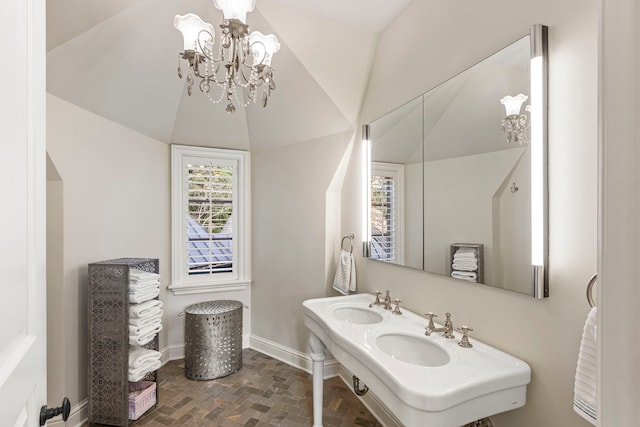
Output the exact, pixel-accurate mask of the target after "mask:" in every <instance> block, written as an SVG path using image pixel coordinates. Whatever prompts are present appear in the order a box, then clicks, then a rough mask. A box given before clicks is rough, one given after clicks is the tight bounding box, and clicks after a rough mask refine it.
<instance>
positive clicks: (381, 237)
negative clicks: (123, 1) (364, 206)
mask: <svg viewBox="0 0 640 427" xmlns="http://www.w3.org/2000/svg"><path fill="white" fill-rule="evenodd" d="M397 212H398V206H397V198H396V178H395V177H393V176H389V175H386V174H374V173H372V175H371V258H374V259H378V260H381V261H387V262H397V259H396V247H397V230H398V218H397Z"/></svg>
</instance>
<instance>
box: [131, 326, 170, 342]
mask: <svg viewBox="0 0 640 427" xmlns="http://www.w3.org/2000/svg"><path fill="white" fill-rule="evenodd" d="M132 328H133V331H132ZM161 330H162V324H161V323H158V324H154V325H147V326H145V327H144V328H138V327H136V326H131V325H129V344H131V345H145V344H148V343H150V342H151V340H152V339H153V338H155V336H156V335H157V334H158V332H160V331H161Z"/></svg>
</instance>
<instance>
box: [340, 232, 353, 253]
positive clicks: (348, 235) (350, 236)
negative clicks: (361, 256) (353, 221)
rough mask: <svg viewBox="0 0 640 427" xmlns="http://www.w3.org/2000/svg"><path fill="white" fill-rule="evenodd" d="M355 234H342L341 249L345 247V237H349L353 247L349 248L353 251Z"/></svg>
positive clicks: (350, 251)
mask: <svg viewBox="0 0 640 427" xmlns="http://www.w3.org/2000/svg"><path fill="white" fill-rule="evenodd" d="M355 237H356V236H355V235H354V234H353V233H351V234H345V235H344V236H342V241H341V242H340V249H343V248H344V239H349V244H350V245H351V248H350V249H349V253H351V254H352V253H353V239H355Z"/></svg>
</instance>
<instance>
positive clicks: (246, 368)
mask: <svg viewBox="0 0 640 427" xmlns="http://www.w3.org/2000/svg"><path fill="white" fill-rule="evenodd" d="M242 356H243V365H242V369H240V371H238V372H236V373H235V374H232V375H229V376H227V377H224V378H218V379H215V380H210V381H193V380H189V379H187V378H186V377H185V376H184V360H176V361H172V362H169V363H167V364H166V365H165V366H163V367H162V368H161V369H160V371H159V373H158V382H159V387H160V392H159V395H160V398H159V403H158V405H157V406H156V407H155V408H152V409H150V410H149V411H148V412H147V413H145V414H144V415H143V416H142V417H141V418H140V419H138V420H137V421H135V422H133V423H132V424H131V425H132V426H135V427H142V426H144V427H167V426H171V427H177V426H185V427H196V426H198V427H204V426H206V427H238V426H243V427H263V426H264V427H266V426H283V427H298V426H311V425H312V424H313V416H312V413H313V410H312V405H313V401H312V390H311V375H309V374H307V373H306V372H303V371H301V370H299V369H296V368H293V367H291V366H289V365H287V364H286V363H283V362H280V361H278V360H275V359H273V358H271V357H269V356H266V355H264V354H262V353H259V352H257V351H255V350H251V349H245V350H243V355H242ZM323 422H324V426H325V427H356V426H362V427H381V426H382V425H381V424H380V423H379V422H378V421H376V419H375V418H374V417H373V416H372V415H371V414H370V413H369V411H368V410H367V409H366V408H365V407H364V406H363V405H362V403H361V402H360V401H359V400H358V398H357V397H356V396H355V395H354V394H353V392H352V391H351V390H350V389H349V387H347V386H346V385H345V384H344V383H343V382H342V380H341V379H339V378H332V379H330V380H326V381H325V382H324V409H323ZM95 426H96V427H98V425H95Z"/></svg>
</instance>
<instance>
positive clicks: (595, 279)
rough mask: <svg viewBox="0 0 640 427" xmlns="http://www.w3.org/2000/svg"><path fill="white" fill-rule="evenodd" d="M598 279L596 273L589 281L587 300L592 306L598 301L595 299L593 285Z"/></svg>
mask: <svg viewBox="0 0 640 427" xmlns="http://www.w3.org/2000/svg"><path fill="white" fill-rule="evenodd" d="M597 279H598V274H597V273H596V274H594V275H593V276H592V277H591V279H590V280H589V283H588V284H587V302H588V303H589V305H590V306H591V307H595V306H596V303H595V301H594V300H593V285H595V284H596V281H597Z"/></svg>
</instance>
